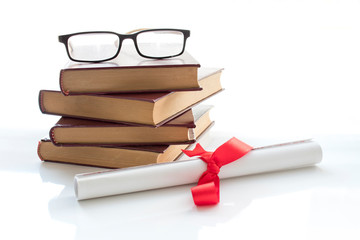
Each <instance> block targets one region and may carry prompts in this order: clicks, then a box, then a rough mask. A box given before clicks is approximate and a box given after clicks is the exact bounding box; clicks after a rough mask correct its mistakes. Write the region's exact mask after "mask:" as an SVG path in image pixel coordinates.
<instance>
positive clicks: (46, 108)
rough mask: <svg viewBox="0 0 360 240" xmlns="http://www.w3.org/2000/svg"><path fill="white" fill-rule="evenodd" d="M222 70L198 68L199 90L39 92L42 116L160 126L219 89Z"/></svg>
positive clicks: (220, 88)
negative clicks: (101, 92) (160, 91)
mask: <svg viewBox="0 0 360 240" xmlns="http://www.w3.org/2000/svg"><path fill="white" fill-rule="evenodd" d="M221 72H222V69H213V68H204V69H203V68H200V69H199V72H198V79H199V83H200V86H201V87H202V88H203V89H202V90H201V91H183V92H170V93H130V94H113V95H73V96H64V95H63V94H62V93H61V92H59V91H50V90H41V91H40V93H39V105H40V110H41V111H42V113H47V114H53V115H60V116H66V117H74V118H83V119H91V120H100V121H109V122H123V123H128V124H143V125H151V126H160V125H163V124H164V123H166V122H168V121H170V120H171V119H173V118H174V117H176V116H179V115H180V114H182V113H184V112H185V111H186V110H188V109H189V108H191V107H193V106H194V105H196V104H198V103H200V102H201V101H203V100H205V99H206V98H208V97H210V96H212V95H214V94H216V93H218V92H220V91H221V90H222V87H221V83H220V75H221Z"/></svg>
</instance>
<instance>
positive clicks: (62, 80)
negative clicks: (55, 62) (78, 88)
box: [59, 69, 70, 96]
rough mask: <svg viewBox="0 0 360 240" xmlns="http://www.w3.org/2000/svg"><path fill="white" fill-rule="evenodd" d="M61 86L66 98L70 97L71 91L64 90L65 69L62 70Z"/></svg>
mask: <svg viewBox="0 0 360 240" xmlns="http://www.w3.org/2000/svg"><path fill="white" fill-rule="evenodd" d="M59 85H60V90H61V93H62V94H64V95H65V96H68V95H69V94H70V91H69V90H65V88H64V69H61V70H60V77H59Z"/></svg>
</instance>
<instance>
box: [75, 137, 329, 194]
mask: <svg viewBox="0 0 360 240" xmlns="http://www.w3.org/2000/svg"><path fill="white" fill-rule="evenodd" d="M321 159H322V150H321V147H320V145H319V144H318V143H316V142H315V141H312V140H305V141H298V142H291V143H284V144H277V145H271V146H266V147H258V148H254V149H253V150H252V151H251V152H249V153H248V154H247V155H245V156H244V157H242V158H241V159H238V160H236V161H235V162H232V163H230V164H228V165H225V166H223V167H222V168H221V171H220V173H219V177H220V179H225V178H231V177H239V176H245V175H250V174H259V173H265V172H272V171H280V170H287V169H294V168H301V167H307V166H311V165H314V164H316V163H319V162H320V161H321ZM206 167H207V165H206V163H204V162H203V161H202V160H200V159H191V160H184V161H175V162H171V163H161V164H153V165H147V166H141V167H132V168H126V169H116V170H107V171H102V172H95V173H85V174H78V175H76V176H75V194H76V197H77V199H78V200H84V199H90V198H97V197H104V196H111V195H118V194H124V193H131V192H138V191H144V190H150V189H157V188H165V187H171V186H178V185H184V184H191V183H196V182H197V181H198V179H199V177H200V176H201V174H202V173H203V172H204V171H205V170H206Z"/></svg>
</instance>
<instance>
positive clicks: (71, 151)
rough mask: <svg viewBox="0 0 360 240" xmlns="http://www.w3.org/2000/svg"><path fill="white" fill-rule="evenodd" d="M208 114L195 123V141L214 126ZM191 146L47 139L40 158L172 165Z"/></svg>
mask: <svg viewBox="0 0 360 240" xmlns="http://www.w3.org/2000/svg"><path fill="white" fill-rule="evenodd" d="M208 110H209V109H208ZM208 110H207V111H206V113H205V114H202V115H201V116H200V117H198V118H197V119H196V120H195V125H196V127H195V129H194V134H195V137H199V136H200V135H201V134H202V133H203V132H204V131H206V130H207V129H208V128H209V127H210V126H211V125H212V122H211V120H210V117H209V115H208ZM188 146H189V144H181V145H158V146H123V147H110V146H107V147H106V146H103V147H100V146H55V145H54V144H52V142H51V141H50V140H49V139H43V140H41V141H40V142H39V145H38V155H39V157H40V159H41V160H43V161H52V162H62V163H73V164H82V165H89V166H97V167H106V168H124V167H131V166H138V165H146V164H152V163H161V162H171V161H173V160H175V159H176V158H177V157H178V156H179V155H180V154H181V149H184V148H187V147H188Z"/></svg>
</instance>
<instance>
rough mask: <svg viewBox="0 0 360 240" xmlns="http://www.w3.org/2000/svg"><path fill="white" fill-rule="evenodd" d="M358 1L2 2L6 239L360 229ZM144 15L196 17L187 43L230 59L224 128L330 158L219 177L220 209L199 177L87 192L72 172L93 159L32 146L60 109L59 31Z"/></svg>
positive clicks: (0, 136) (1, 224) (220, 113)
mask: <svg viewBox="0 0 360 240" xmlns="http://www.w3.org/2000/svg"><path fill="white" fill-rule="evenodd" d="M359 13H360V1H355V0H352V1H347V0H342V1H340V0H339V1H335V0H289V1H286V0H263V1H261V0H253V1H251V0H247V1H228V0H222V1H195V0H192V1H188V0H184V1H157V0H152V1H145V0H143V1H140V0H139V1H134V0H131V1H106V0H101V1H100V0H99V1H89V0H87V1H76V0H71V1H69V0H63V1H40V0H39V1H37V0H33V1H25V0H22V1H7V2H4V1H3V2H2V3H1V6H0V23H1V33H0V34H1V35H0V66H1V70H0V79H1V85H0V86H1V88H0V89H1V92H0V102H1V118H0V126H1V127H0V128H1V129H0V146H1V156H2V157H1V161H0V189H1V191H2V196H1V201H0V203H1V204H0V215H1V217H0V238H1V239H92V238H93V239H132V238H136V237H138V238H139V239H144V238H148V239H152V238H156V239H161V238H162V239H170V238H171V239H225V238H227V239H229V238H232V239H238V238H241V239H341V238H343V239H359V236H360V234H359V230H358V227H359V224H360V223H359V215H360V208H359V201H360V191H359V189H360V188H359V185H360V184H359V183H360V181H359V174H358V173H359V169H360V168H359V167H360V166H359V163H358V159H359V142H360V137H359V135H358V134H359V133H360V111H359V103H360V96H359V94H358V92H359V84H358V82H359V79H360V70H359V69H360V68H359V66H360V44H359V43H360V14H359ZM142 27H146V28H161V27H170V28H184V29H189V30H191V37H190V38H189V39H188V44H187V50H188V51H189V52H190V53H191V54H192V55H193V56H194V57H195V58H196V59H197V60H198V61H199V62H200V63H201V65H202V66H204V67H224V68H225V70H224V73H223V76H222V81H223V86H224V87H225V89H226V90H225V91H224V92H222V93H221V94H219V95H217V96H215V97H214V98H213V99H211V100H210V102H212V103H213V104H214V105H215V108H214V114H213V118H214V120H215V121H216V124H215V127H216V128H220V129H221V128H226V129H229V130H234V131H235V132H236V133H237V134H239V135H238V136H237V137H238V138H241V135H242V134H243V135H244V136H247V137H255V138H256V137H260V138H262V137H268V138H272V137H279V136H291V137H298V136H303V135H304V134H305V135H306V136H309V135H310V136H315V137H319V140H320V142H321V143H322V144H323V150H324V160H323V163H321V165H320V166H319V167H315V168H310V169H302V170H296V171H287V172H281V173H273V174H264V175H260V176H250V177H245V178H241V179H239V178H237V179H230V180H226V181H222V183H221V198H222V200H221V203H220V204H219V205H217V206H216V207H214V208H205V209H197V208H196V207H194V206H193V204H192V200H191V196H190V194H189V189H190V187H189V186H181V187H178V188H169V189H161V190H156V191H148V192H142V193H135V194H128V195H125V196H116V197H110V198H103V199H99V200H94V201H85V202H77V201H76V199H75V197H74V193H73V188H72V186H73V177H74V175H75V174H77V173H81V172H90V171H94V170H95V168H90V167H83V166H73V165H66V164H56V163H41V162H40V160H39V159H38V157H37V155H36V145H37V141H38V140H39V139H40V138H42V137H43V136H45V135H46V134H47V133H48V131H49V128H50V127H51V126H52V125H53V124H54V122H55V121H56V120H57V119H58V118H57V117H55V116H48V115H43V114H41V112H40V110H39V107H38V92H39V90H40V89H59V85H58V81H59V71H60V69H61V68H62V67H63V66H64V65H65V63H66V62H67V61H68V58H67V55H66V53H65V48H64V46H63V45H62V44H60V43H59V42H58V40H57V36H58V35H60V34H67V33H73V32H77V31H88V30H109V31H116V32H119V33H125V32H127V31H129V30H132V29H136V28H142ZM120 54H121V53H120ZM327 136H330V137H327Z"/></svg>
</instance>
